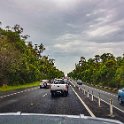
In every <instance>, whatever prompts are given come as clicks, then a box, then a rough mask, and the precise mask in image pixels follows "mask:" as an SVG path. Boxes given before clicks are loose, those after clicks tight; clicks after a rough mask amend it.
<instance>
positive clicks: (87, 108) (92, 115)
mask: <svg viewBox="0 0 124 124" xmlns="http://www.w3.org/2000/svg"><path fill="white" fill-rule="evenodd" d="M71 88H72V90H73V91H74V93H75V95H76V96H77V97H78V99H79V100H80V102H81V103H82V104H83V106H84V107H85V108H86V110H87V111H88V112H89V114H90V115H91V117H96V116H95V115H94V114H93V112H92V111H91V110H90V109H89V107H88V106H87V105H86V104H85V102H84V101H83V100H82V99H81V97H80V96H79V95H78V94H77V93H76V91H75V90H74V88H73V87H71Z"/></svg>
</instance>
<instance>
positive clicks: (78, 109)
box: [0, 87, 90, 116]
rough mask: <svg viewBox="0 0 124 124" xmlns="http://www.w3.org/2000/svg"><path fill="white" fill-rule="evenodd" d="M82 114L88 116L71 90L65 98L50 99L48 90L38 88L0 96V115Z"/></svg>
mask: <svg viewBox="0 0 124 124" xmlns="http://www.w3.org/2000/svg"><path fill="white" fill-rule="evenodd" d="M19 111H20V112H23V113H43V114H68V115H79V114H84V115H86V116H90V114H89V113H88V112H87V110H86V108H85V107H84V106H83V105H82V104H81V102H80V101H79V99H78V97H77V96H76V95H75V93H74V91H73V90H72V88H71V87H70V88H69V95H68V96H67V97H63V96H56V97H54V98H52V97H51V95H50V91H49V89H40V88H39V87H35V88H30V89H26V90H23V91H19V92H15V93H11V94H7V95H5V94H4V95H3V96H0V113H5V112H19Z"/></svg>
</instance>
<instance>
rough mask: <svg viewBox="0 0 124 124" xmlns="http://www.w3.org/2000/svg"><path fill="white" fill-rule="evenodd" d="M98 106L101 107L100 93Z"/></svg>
mask: <svg viewBox="0 0 124 124" xmlns="http://www.w3.org/2000/svg"><path fill="white" fill-rule="evenodd" d="M98 106H99V107H101V98H100V93H99V96H98Z"/></svg>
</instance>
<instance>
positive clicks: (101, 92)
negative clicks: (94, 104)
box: [72, 81, 124, 113]
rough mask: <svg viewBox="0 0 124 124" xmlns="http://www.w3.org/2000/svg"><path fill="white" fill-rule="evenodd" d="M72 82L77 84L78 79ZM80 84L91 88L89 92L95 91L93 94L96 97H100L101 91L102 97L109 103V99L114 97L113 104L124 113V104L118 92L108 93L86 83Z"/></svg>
mask: <svg viewBox="0 0 124 124" xmlns="http://www.w3.org/2000/svg"><path fill="white" fill-rule="evenodd" d="M72 83H73V84H75V85H77V83H76V81H72ZM78 86H79V87H80V88H82V89H84V88H85V90H86V91H88V90H89V93H92V91H93V94H94V96H96V97H98V96H99V93H100V97H101V99H102V100H104V101H105V102H107V103H109V100H110V99H112V100H113V105H114V106H115V107H116V108H118V109H119V110H120V111H122V112H123V113H124V105H120V104H119V102H118V96H117V94H112V93H108V92H105V91H102V90H99V89H96V88H93V87H89V86H87V85H84V84H83V85H78Z"/></svg>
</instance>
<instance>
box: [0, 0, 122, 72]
mask: <svg viewBox="0 0 124 124" xmlns="http://www.w3.org/2000/svg"><path fill="white" fill-rule="evenodd" d="M58 1H59V0H50V1H49V0H40V1H39V0H35V1H34V0H26V1H25V0H21V1H18V0H13V1H12V0H1V3H0V21H2V22H3V24H4V25H14V24H17V23H18V24H20V25H21V26H22V27H23V28H24V33H26V34H29V35H30V36H31V37H30V38H29V40H31V41H33V43H41V42H42V43H43V44H44V45H45V46H46V47H47V49H46V51H45V54H49V55H50V56H51V57H53V58H55V59H56V61H57V66H58V67H60V68H63V70H64V71H66V72H68V70H70V69H71V67H72V65H73V64H74V63H75V62H76V61H77V60H78V58H80V56H86V57H92V55H93V54H95V53H97V51H100V52H101V51H102V52H106V50H105V47H107V46H106V45H103V44H107V43H112V44H120V45H119V46H118V47H121V46H123V43H124V35H123V34H124V14H123V11H124V8H123V5H124V1H123V0H116V1H113V0H102V1H101V0H94V1H91V0H78V1H77V0H68V3H66V2H67V1H64V2H62V0H60V2H61V3H59V2H58ZM69 1H71V2H69ZM102 33H103V34H102ZM76 41H77V42H79V43H80V44H74V43H75V42H76ZM58 44H59V45H60V46H62V45H63V49H62V48H61V47H60V48H59V47H55V46H56V45H58ZM112 44H111V45H112ZM64 45H65V48H64ZM100 46H104V48H103V49H102V48H101V47H100ZM114 49H115V46H113V45H112V48H108V49H107V50H108V51H109V50H110V51H112V52H115V51H114ZM117 49H118V50H117ZM122 49H123V48H122V47H121V48H116V50H117V51H118V52H119V53H120V54H121V52H122V51H123V50H122ZM115 53H116V52H115ZM67 60H70V61H72V63H71V64H70V63H69V62H68V61H67ZM61 62H63V63H65V62H66V64H67V65H68V66H69V69H66V68H64V67H63V66H64V64H63V63H61Z"/></svg>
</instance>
